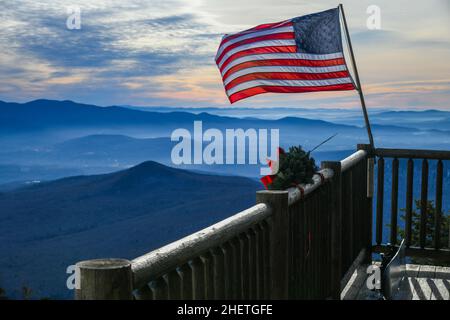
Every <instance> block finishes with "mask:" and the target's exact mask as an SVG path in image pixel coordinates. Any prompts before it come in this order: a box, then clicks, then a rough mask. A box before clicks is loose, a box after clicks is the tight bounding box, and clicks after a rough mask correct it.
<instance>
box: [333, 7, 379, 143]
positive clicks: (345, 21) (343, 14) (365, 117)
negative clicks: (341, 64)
mask: <svg viewBox="0 0 450 320" xmlns="http://www.w3.org/2000/svg"><path fill="white" fill-rule="evenodd" d="M339 9H340V10H341V13H342V20H343V22H344V29H345V36H346V39H347V44H348V49H349V51H350V57H351V59H352V65H353V70H355V81H356V86H357V88H356V91H358V94H359V99H360V100H361V106H362V109H363V114H364V121H365V123H366V129H367V134H368V136H369V142H370V147H371V148H372V150H373V149H375V145H374V143H373V136H372V130H371V128H370V122H369V115H368V114H367V109H366V102H365V101H364V94H363V91H362V88H361V82H360V81H359V75H358V69H357V67H356V61H355V55H354V54H353V48H352V42H351V40H350V34H349V33H348V28H347V20H346V19H345V13H344V7H343V6H342V4H339Z"/></svg>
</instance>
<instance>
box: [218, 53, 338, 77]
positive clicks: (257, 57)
mask: <svg viewBox="0 0 450 320" xmlns="http://www.w3.org/2000/svg"><path fill="white" fill-rule="evenodd" d="M343 57H344V56H343V54H342V53H340V52H338V53H331V54H309V53H299V52H295V53H292V52H284V53H278V52H275V53H266V54H250V55H245V56H242V57H239V58H236V59H233V61H231V62H230V63H227V65H226V66H224V67H223V68H219V69H220V72H221V74H223V73H225V72H227V71H228V70H229V69H231V68H232V67H234V66H237V65H239V64H241V63H244V62H248V61H263V60H277V59H280V60H314V61H320V60H331V59H340V58H343Z"/></svg>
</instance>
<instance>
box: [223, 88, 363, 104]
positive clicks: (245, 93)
mask: <svg viewBox="0 0 450 320" xmlns="http://www.w3.org/2000/svg"><path fill="white" fill-rule="evenodd" d="M354 89H355V87H354V86H353V83H347V84H338V85H329V86H312V87H283V86H259V87H253V88H249V89H245V90H242V91H239V92H236V93H234V94H232V95H231V96H230V97H229V99H230V102H231V103H234V102H236V101H239V100H242V99H245V98H248V97H251V96H254V95H257V94H262V93H268V92H276V93H299V92H314V91H342V90H354Z"/></svg>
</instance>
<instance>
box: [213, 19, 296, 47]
mask: <svg viewBox="0 0 450 320" xmlns="http://www.w3.org/2000/svg"><path fill="white" fill-rule="evenodd" d="M293 25H294V24H293V23H292V22H291V20H287V21H282V22H277V23H267V24H261V25H259V26H256V27H254V28H251V29H247V30H244V31H241V32H238V33H233V34H226V35H224V37H223V38H222V42H221V44H222V43H225V42H226V41H229V40H232V39H236V38H237V37H240V36H242V35H246V34H250V33H254V32H259V31H263V30H269V29H274V28H280V27H287V26H293Z"/></svg>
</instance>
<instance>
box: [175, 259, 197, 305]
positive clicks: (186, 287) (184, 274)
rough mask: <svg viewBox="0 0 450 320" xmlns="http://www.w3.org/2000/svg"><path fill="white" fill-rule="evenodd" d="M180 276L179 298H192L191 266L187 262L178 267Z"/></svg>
mask: <svg viewBox="0 0 450 320" xmlns="http://www.w3.org/2000/svg"><path fill="white" fill-rule="evenodd" d="M178 272H179V274H180V277H181V298H182V299H183V300H192V298H193V296H192V291H193V287H192V268H191V266H190V265H189V263H185V264H183V265H181V266H180V267H179V268H178Z"/></svg>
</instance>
